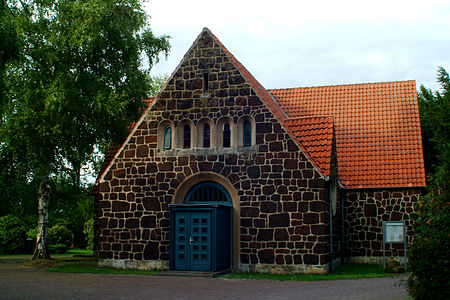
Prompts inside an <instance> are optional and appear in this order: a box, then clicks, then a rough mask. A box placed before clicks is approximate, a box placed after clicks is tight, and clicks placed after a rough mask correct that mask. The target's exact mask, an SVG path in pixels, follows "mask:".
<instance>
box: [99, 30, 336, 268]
mask: <svg viewBox="0 0 450 300" xmlns="http://www.w3.org/2000/svg"><path fill="white" fill-rule="evenodd" d="M205 70H206V71H208V82H209V86H208V95H207V96H206V97H205V95H204V89H203V88H202V80H203V78H204V73H205ZM243 116H249V117H251V118H252V119H253V120H254V122H255V133H256V139H255V140H256V143H255V145H253V146H251V147H246V148H244V147H237V146H236V147H234V148H232V149H231V150H230V149H220V147H219V148H211V149H201V151H200V150H199V149H191V150H177V149H173V150H170V151H162V149H158V126H160V124H161V123H162V122H164V121H170V122H171V123H172V124H173V125H174V128H175V129H176V128H177V125H178V124H180V122H182V121H183V120H186V119H189V120H191V121H192V123H193V124H194V126H195V125H197V124H198V123H199V122H200V120H201V119H204V118H208V119H209V120H212V122H213V124H216V123H217V121H218V120H219V119H220V118H222V117H227V118H229V119H230V120H231V121H232V123H233V124H237V123H238V120H239V118H241V117H243ZM176 130H177V129H176ZM199 153H201V154H199ZM199 172H214V173H217V174H220V175H221V176H223V177H224V178H226V179H227V180H228V181H229V182H230V183H231V184H232V185H233V186H234V188H235V189H236V191H237V193H238V196H239V202H240V224H239V226H240V228H239V229H240V231H239V232H240V245H239V246H240V253H239V260H240V262H239V263H240V266H241V269H248V270H250V269H254V270H260V271H270V272H308V271H314V270H316V269H317V270H318V271H323V270H325V269H326V264H327V263H328V259H329V257H328V252H329V244H328V243H329V240H328V230H329V228H328V218H329V216H328V199H327V197H326V192H325V189H324V184H325V182H324V179H323V178H322V177H321V176H320V174H319V173H318V172H317V171H316V170H315V169H314V168H313V166H312V164H311V163H310V162H309V161H308V159H307V158H306V157H305V155H304V154H303V153H302V152H301V151H300V150H299V148H298V147H297V145H296V144H295V143H294V141H293V140H292V138H291V137H290V136H289V135H288V134H287V133H286V132H285V131H284V129H283V128H282V126H281V125H280V124H279V123H278V121H277V120H276V119H275V117H274V116H273V114H272V113H271V112H270V110H269V109H268V108H267V107H266V106H265V105H264V104H263V103H262V102H261V101H260V99H259V97H258V96H257V95H256V94H255V92H254V91H253V90H252V88H251V87H250V86H249V85H248V84H247V83H246V82H245V80H244V78H243V77H242V75H241V74H240V73H239V71H238V70H236V69H235V67H234V65H233V64H232V63H231V62H230V60H229V59H228V57H227V56H226V54H225V53H224V52H223V50H222V49H221V48H220V47H219V46H218V45H216V44H215V42H214V40H213V39H212V38H211V37H210V36H209V35H208V34H207V33H204V34H203V36H201V37H200V38H199V40H198V41H197V42H196V43H194V45H193V47H192V48H191V50H190V52H188V54H187V55H186V57H185V60H184V61H183V62H182V64H181V65H180V67H179V68H178V69H177V71H176V72H175V73H174V77H173V78H172V79H171V80H170V82H168V84H167V85H166V87H165V89H164V90H163V91H162V93H161V94H160V95H159V97H158V99H157V100H156V103H155V104H154V105H153V107H152V108H151V110H150V111H149V113H148V115H147V117H146V119H145V120H144V121H143V122H142V123H141V124H140V125H139V127H138V129H137V130H136V131H135V133H134V135H133V136H132V137H131V139H130V140H129V142H128V143H127V144H126V146H125V147H124V149H123V150H122V151H121V153H120V154H119V156H118V157H117V159H116V160H115V162H114V163H113V164H112V165H111V168H110V169H109V171H108V173H107V174H106V175H105V177H104V180H103V181H102V182H101V184H100V186H99V199H98V207H99V218H98V224H99V233H100V236H99V249H98V251H99V258H100V261H101V263H103V264H108V263H109V264H111V265H116V266H121V267H127V266H128V267H132V268H145V266H144V264H143V263H141V261H142V262H144V261H148V262H151V267H157V268H167V266H168V263H167V262H168V259H169V209H168V205H169V204H171V203H174V201H175V199H174V194H175V191H176V189H177V188H178V187H179V186H180V185H182V184H183V183H184V182H185V181H186V179H187V178H189V177H190V176H192V175H194V174H198V173H199ZM127 262H128V263H127ZM308 268H309V269H308ZM314 268H315V269H314Z"/></svg>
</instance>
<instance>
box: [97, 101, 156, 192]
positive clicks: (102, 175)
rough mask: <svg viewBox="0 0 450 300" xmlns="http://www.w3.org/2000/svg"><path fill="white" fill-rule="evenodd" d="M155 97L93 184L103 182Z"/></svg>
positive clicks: (153, 102)
mask: <svg viewBox="0 0 450 300" xmlns="http://www.w3.org/2000/svg"><path fill="white" fill-rule="evenodd" d="M155 100H156V97H155V98H153V101H152V102H151V103H150V104H149V105H148V107H147V108H146V109H145V111H144V113H143V114H142V116H141V117H140V118H139V120H138V121H137V122H136V123H135V125H134V127H133V129H132V130H131V131H130V133H129V134H128V136H127V138H126V139H125V141H124V142H123V143H122V145H121V146H120V148H119V149H118V150H117V151H116V153H115V154H114V156H113V158H112V159H111V161H110V162H109V164H108V166H107V167H106V168H105V170H104V171H103V173H102V174H101V175H100V176H99V177H98V178H97V181H96V182H95V185H98V184H100V183H102V182H103V179H104V177H105V175H106V174H107V173H108V172H109V170H110V169H111V166H112V165H113V163H114V161H115V160H116V159H117V156H119V153H120V152H122V150H123V148H124V147H125V146H126V144H127V143H128V142H129V140H130V139H131V137H132V136H133V135H134V133H135V132H136V130H137V129H138V128H139V126H140V125H141V123H142V121H143V120H144V119H145V117H146V116H147V114H148V112H149V110H150V108H151V107H152V106H153V105H154V104H155V102H156V101H155Z"/></svg>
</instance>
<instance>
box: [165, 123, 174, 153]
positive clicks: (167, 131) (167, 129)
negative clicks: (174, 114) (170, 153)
mask: <svg viewBox="0 0 450 300" xmlns="http://www.w3.org/2000/svg"><path fill="white" fill-rule="evenodd" d="M163 148H164V150H169V149H171V148H172V127H170V126H166V127H165V128H164V145H163Z"/></svg>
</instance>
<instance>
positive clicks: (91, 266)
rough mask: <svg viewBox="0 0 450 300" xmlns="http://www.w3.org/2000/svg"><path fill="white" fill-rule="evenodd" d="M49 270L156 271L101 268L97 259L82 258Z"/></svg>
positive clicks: (104, 272) (94, 271)
mask: <svg viewBox="0 0 450 300" xmlns="http://www.w3.org/2000/svg"><path fill="white" fill-rule="evenodd" d="M46 271H47V272H61V273H90V274H133V275H153V274H155V271H153V270H149V271H144V270H124V269H114V268H101V267H98V266H97V261H96V260H95V259H82V260H80V261H77V262H72V263H64V264H61V265H56V266H54V267H51V268H48V269H47V270H46Z"/></svg>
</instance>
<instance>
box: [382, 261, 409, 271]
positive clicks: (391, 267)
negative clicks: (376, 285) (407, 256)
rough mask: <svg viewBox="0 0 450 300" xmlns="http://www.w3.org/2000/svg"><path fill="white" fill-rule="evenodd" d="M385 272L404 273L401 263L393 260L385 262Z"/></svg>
mask: <svg viewBox="0 0 450 300" xmlns="http://www.w3.org/2000/svg"><path fill="white" fill-rule="evenodd" d="M385 270H386V272H388V273H404V272H405V267H404V265H403V263H400V262H399V261H397V260H395V259H390V260H388V261H387V262H386V269H385Z"/></svg>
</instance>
